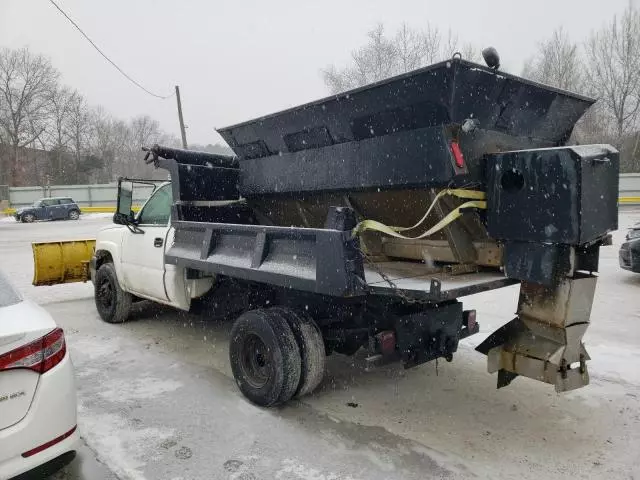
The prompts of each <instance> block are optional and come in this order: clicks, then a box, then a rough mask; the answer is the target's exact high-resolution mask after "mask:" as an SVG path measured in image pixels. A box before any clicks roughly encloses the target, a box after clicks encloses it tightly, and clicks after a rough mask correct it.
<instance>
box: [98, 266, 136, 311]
mask: <svg viewBox="0 0 640 480" xmlns="http://www.w3.org/2000/svg"><path fill="white" fill-rule="evenodd" d="M94 298H95V302H96V309H97V310H98V313H99V314H100V318H102V320H104V321H105V322H107V323H123V322H125V321H126V320H127V318H128V317H129V312H130V311H131V303H132V302H133V297H132V295H131V294H130V293H128V292H125V291H124V290H122V288H120V283H119V282H118V277H117V276H116V269H115V267H114V266H113V263H103V264H102V265H100V268H98V271H97V272H96V278H95V281H94Z"/></svg>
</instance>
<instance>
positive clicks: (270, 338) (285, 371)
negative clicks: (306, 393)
mask: <svg viewBox="0 0 640 480" xmlns="http://www.w3.org/2000/svg"><path fill="white" fill-rule="evenodd" d="M229 360H230V362H231V370H232V371H233V376H234V378H235V380H236V383H237V384H238V388H240V391H241V392H242V394H243V395H244V396H245V397H247V398H248V399H249V400H250V401H251V402H253V403H255V404H256V405H260V406H262V407H270V406H273V405H278V404H280V403H284V402H286V401H288V400H289V399H291V397H293V395H294V394H295V393H296V390H297V389H298V384H299V383H300V369H301V360H300V352H299V350H298V345H297V344H296V339H295V337H294V335H293V332H292V331H291V328H290V327H289V324H288V323H287V321H286V320H285V319H284V317H282V316H281V315H279V314H278V313H277V312H274V311H269V310H263V309H258V310H250V311H248V312H245V313H243V314H242V315H240V317H238V319H237V320H236V322H235V323H234V324H233V327H232V329H231V340H230V345H229Z"/></svg>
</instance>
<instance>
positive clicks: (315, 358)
mask: <svg viewBox="0 0 640 480" xmlns="http://www.w3.org/2000/svg"><path fill="white" fill-rule="evenodd" d="M273 310H275V311H277V312H278V313H279V314H280V315H281V316H283V317H284V318H285V319H286V320H287V323H288V324H289V327H291V331H292V332H293V336H294V337H295V339H296V343H297V344H298V348H299V350H300V359H301V361H302V365H301V366H302V370H301V372H300V383H299V384H298V389H297V390H296V393H295V395H296V396H297V397H302V396H304V395H307V394H308V393H311V392H313V391H314V390H315V389H316V388H317V387H318V385H320V382H322V378H323V377H324V370H325V363H326V358H327V356H326V352H325V347H324V341H323V340H322V333H321V332H320V329H319V328H318V326H317V325H316V322H314V321H313V320H312V319H311V318H310V317H309V316H308V315H305V314H304V313H297V312H295V311H294V310H291V309H289V308H280V307H276V308H274V309H273Z"/></svg>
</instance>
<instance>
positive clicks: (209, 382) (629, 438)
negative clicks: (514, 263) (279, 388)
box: [0, 208, 640, 480]
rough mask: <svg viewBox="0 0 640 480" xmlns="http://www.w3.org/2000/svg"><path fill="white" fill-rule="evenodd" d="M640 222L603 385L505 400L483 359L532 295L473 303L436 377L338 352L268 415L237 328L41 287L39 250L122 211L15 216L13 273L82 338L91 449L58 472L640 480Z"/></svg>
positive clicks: (599, 334) (3, 252)
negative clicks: (244, 368)
mask: <svg viewBox="0 0 640 480" xmlns="http://www.w3.org/2000/svg"><path fill="white" fill-rule="evenodd" d="M638 221H640V210H637V209H629V208H627V209H624V210H623V211H622V212H621V215H620V230H619V231H618V232H616V233H615V234H614V245H613V246H611V247H605V248H603V249H602V250H601V262H600V265H601V272H600V280H599V282H598V289H597V293H596V299H595V304H594V308H593V312H592V317H591V322H592V324H591V327H590V329H589V330H588V332H587V335H586V339H585V343H586V344H587V350H588V351H589V354H590V355H591V357H592V360H591V361H590V362H589V364H588V365H589V370H590V374H591V385H590V386H588V387H586V388H583V389H581V390H578V391H575V392H571V393H568V394H562V395H558V394H556V393H555V391H554V390H553V387H552V386H548V385H543V384H540V383H536V382H533V381H530V380H527V379H521V378H519V379H517V380H516V381H514V382H513V384H512V385H511V386H510V387H508V388H505V389H502V390H500V391H498V390H496V389H495V382H496V378H495V376H491V375H489V374H488V373H486V366H485V358H484V357H483V356H482V355H480V354H478V353H476V352H474V351H473V348H474V347H475V345H477V344H478V343H480V342H481V341H482V340H483V339H484V338H485V337H486V336H487V335H488V334H489V333H490V332H491V331H493V330H494V329H495V328H497V327H498V326H500V325H501V324H503V323H505V322H506V321H508V320H510V319H511V318H512V316H513V312H514V311H515V308H516V301H517V292H518V290H517V287H509V288H505V289H501V290H497V291H494V292H488V293H485V294H479V295H475V296H471V297H467V298H466V299H463V301H464V302H465V308H476V309H477V310H478V321H479V322H480V324H481V333H480V334H479V335H476V336H473V337H471V338H469V339H467V340H465V341H464V342H463V344H462V346H461V348H460V350H459V352H458V353H457V354H456V355H455V358H454V361H453V362H452V363H446V362H440V363H439V365H438V370H437V371H436V368H435V365H434V364H433V363H431V364H427V365H423V366H421V367H418V368H415V369H411V370H406V371H405V370H403V369H402V368H401V367H400V366H399V365H391V366H385V367H381V368H378V369H376V370H373V371H366V370H365V369H364V368H363V361H362V358H361V357H358V356H356V357H355V358H347V357H341V356H333V357H331V358H330V359H329V369H328V372H327V375H326V378H325V381H324V383H323V384H322V386H321V388H320V390H319V391H318V392H317V393H316V394H314V395H313V396H310V397H307V398H304V399H303V400H301V401H297V402H292V403H291V404H290V405H287V406H286V407H283V408H279V409H271V410H261V409H258V408H256V407H254V406H252V405H250V404H249V403H247V402H246V401H245V400H244V399H243V397H242V396H241V395H240V394H239V392H238V391H237V389H236V387H235V384H234V382H233V379H232V377H231V372H230V368H229V365H228V362H227V336H228V331H229V329H230V322H213V321H210V320H207V319H206V318H205V317H202V316H194V315H188V314H183V313H178V312H176V311H173V310H171V309H167V308H162V307H157V306H153V305H149V304H147V305H141V307H140V308H139V310H138V311H136V313H135V315H134V320H133V321H131V322H129V323H127V324H125V325H108V324H105V323H103V322H101V321H100V320H99V318H98V315H97V313H96V311H95V308H94V305H93V298H92V287H91V284H73V285H60V286H54V287H32V286H31V285H30V282H31V277H32V272H33V267H32V258H31V247H30V242H33V241H51V240H65V239H74V238H93V237H95V235H96V232H97V230H98V229H99V228H100V227H101V226H102V225H105V224H108V223H109V222H110V219H109V218H107V217H105V216H85V217H83V218H82V219H81V220H80V221H78V222H72V221H67V222H51V223H35V224H18V223H15V222H13V221H12V220H11V219H0V265H1V267H0V268H2V269H3V270H4V271H5V272H7V273H8V274H9V275H11V276H12V278H13V279H14V281H15V282H16V283H17V285H18V287H19V288H20V289H21V290H22V291H23V293H24V294H25V295H26V296H28V297H30V298H32V299H34V300H35V301H37V302H39V303H41V304H43V305H44V306H45V307H46V308H47V309H48V310H49V311H50V312H51V314H52V315H53V316H54V318H55V319H56V321H57V322H58V323H59V324H60V325H61V326H62V327H64V328H65V330H66V332H67V335H68V343H69V346H70V350H71V354H72V358H73V360H74V364H75V367H76V374H77V377H78V398H79V404H80V409H79V424H80V429H81V432H82V435H83V438H84V440H85V441H86V444H87V446H88V448H86V447H85V448H83V450H82V451H81V452H80V455H79V458H78V459H77V460H76V461H75V462H74V463H73V464H72V465H70V466H69V467H68V468H67V469H66V470H65V471H63V472H61V473H60V474H59V475H58V477H57V478H59V479H83V478H85V479H89V478H90V479H92V480H93V479H97V480H100V479H112V478H120V479H136V480H138V479H168V480H178V479H181V480H187V479H188V480H191V479H194V480H195V479H212V478H215V479H218V478H220V479H271V478H276V479H305V480H306V479H313V480H329V479H336V480H337V479H378V478H379V479H395V478H397V479H413V478H416V479H418V478H420V479H424V478H492V479H496V478H514V477H516V476H517V478H523V479H541V478H544V479H553V478H616V479H617V478H640V458H639V457H638V455H637V451H638V449H639V448H640V368H639V367H638V366H639V365H640V323H639V322H640V301H639V300H638V296H639V295H640V275H635V274H631V273H628V272H625V271H622V270H620V269H619V268H618V263H617V252H618V248H619V245H620V243H621V241H622V239H623V237H624V232H625V230H626V228H627V227H628V226H630V225H631V224H632V223H634V222H638ZM353 405H357V406H356V407H353Z"/></svg>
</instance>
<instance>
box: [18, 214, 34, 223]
mask: <svg viewBox="0 0 640 480" xmlns="http://www.w3.org/2000/svg"><path fill="white" fill-rule="evenodd" d="M35 219H36V217H35V215H34V214H33V213H25V214H24V215H22V216H21V217H20V220H22V222H23V223H33V221H34V220H35Z"/></svg>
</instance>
